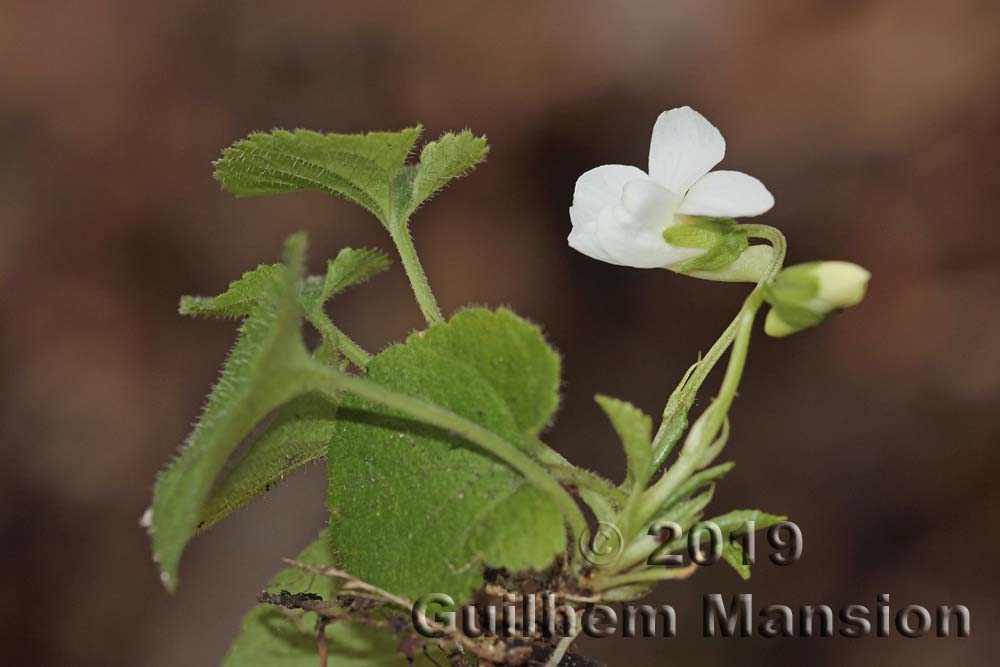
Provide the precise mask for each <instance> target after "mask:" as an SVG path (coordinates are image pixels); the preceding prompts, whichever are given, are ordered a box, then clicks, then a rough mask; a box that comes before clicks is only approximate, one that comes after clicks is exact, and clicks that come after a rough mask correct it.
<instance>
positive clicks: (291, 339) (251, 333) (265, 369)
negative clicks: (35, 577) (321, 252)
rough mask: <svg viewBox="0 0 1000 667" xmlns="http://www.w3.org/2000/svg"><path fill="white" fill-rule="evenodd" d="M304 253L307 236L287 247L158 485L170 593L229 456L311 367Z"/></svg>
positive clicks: (154, 519) (164, 575)
mask: <svg viewBox="0 0 1000 667" xmlns="http://www.w3.org/2000/svg"><path fill="white" fill-rule="evenodd" d="M304 252H305V238H304V236H301V235H295V236H293V237H291V238H290V239H289V241H288V242H287V243H286V260H285V265H284V266H283V267H282V269H281V274H282V275H281V280H280V281H276V282H275V284H274V285H273V286H272V289H271V291H270V292H269V293H268V298H265V299H262V300H261V301H259V302H258V303H257V304H256V305H255V306H254V307H253V309H252V311H251V314H250V316H249V317H248V318H247V319H246V320H244V322H243V324H242V326H241V327H240V334H239V339H238V340H237V343H236V346H235V347H234V348H233V351H232V352H231V353H230V355H229V358H228V359H227V360H226V364H225V367H224V368H223V371H222V376H221V377H220V379H219V382H218V384H216V386H215V388H214V389H213V390H212V393H211V394H210V395H209V397H208V403H207V404H206V406H205V410H204V412H203V413H202V416H201V418H200V419H199V420H198V423H197V425H196V426H195V428H194V430H193V431H192V433H191V435H190V436H189V437H188V439H187V442H186V443H185V445H184V447H183V448H182V449H181V452H180V454H179V455H178V457H177V458H176V459H175V460H174V461H173V463H171V464H170V466H169V467H168V468H167V469H166V470H165V471H164V472H163V473H162V474H161V475H160V477H159V479H158V480H157V483H156V489H155V491H154V494H153V505H152V508H151V515H150V516H149V519H148V522H149V529H150V532H151V534H152V539H153V556H154V558H155V559H156V561H157V562H158V563H159V565H160V578H161V579H162V580H163V583H164V585H165V586H166V587H167V588H168V589H169V590H174V589H175V588H176V586H177V568H178V565H179V562H180V557H181V553H182V552H183V550H184V547H185V545H186V544H187V542H188V540H189V539H190V538H191V536H192V535H193V534H194V532H195V530H196V529H197V525H198V521H199V517H200V515H201V509H202V505H203V504H204V503H205V501H206V500H207V498H208V496H209V493H210V491H211V488H212V485H213V484H214V482H215V480H216V478H217V477H218V476H219V473H220V472H221V471H222V469H223V467H224V466H225V464H226V461H227V459H228V458H229V456H230V454H232V453H233V451H235V449H236V447H237V446H238V445H239V443H240V440H241V439H242V438H243V437H244V436H246V434H247V433H249V432H250V430H251V429H252V428H253V426H254V425H255V424H256V423H257V422H258V421H260V420H261V419H262V418H263V417H264V416H266V415H267V413H268V412H270V411H271V410H273V409H274V408H276V407H277V406H279V405H281V404H282V403H285V402H287V401H288V400H290V399H291V398H293V397H294V396H295V394H296V393H297V391H298V384H299V383H298V378H297V369H298V368H300V367H302V366H304V364H306V363H307V362H308V353H307V352H306V349H305V347H304V345H303V344H302V338H301V335H300V325H299V304H298V299H297V285H298V282H299V280H300V278H301V272H302V261H303V260H302V257H303V254H304Z"/></svg>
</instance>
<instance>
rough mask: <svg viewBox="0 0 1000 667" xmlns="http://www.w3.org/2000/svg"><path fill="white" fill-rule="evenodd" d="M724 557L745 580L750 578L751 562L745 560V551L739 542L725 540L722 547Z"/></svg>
mask: <svg viewBox="0 0 1000 667" xmlns="http://www.w3.org/2000/svg"><path fill="white" fill-rule="evenodd" d="M722 559H723V560H724V561H726V562H727V563H729V565H730V566H732V568H733V569H734V570H736V574H738V575H740V578H742V579H743V581H747V580H748V579H750V563H748V562H746V560H745V552H744V551H743V547H742V546H741V545H740V543H739V542H728V541H727V542H725V543H724V544H723V547H722Z"/></svg>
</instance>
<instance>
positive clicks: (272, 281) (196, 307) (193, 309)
mask: <svg viewBox="0 0 1000 667" xmlns="http://www.w3.org/2000/svg"><path fill="white" fill-rule="evenodd" d="M284 270H285V269H284V267H283V266H282V265H281V264H262V265H261V266H258V267H257V268H256V269H254V270H253V271H247V272H246V273H244V274H243V277H242V278H240V279H239V280H234V281H233V282H231V283H229V289H227V290H226V291H225V292H223V293H222V294H220V295H219V296H212V297H205V296H183V297H181V307H180V313H181V315H203V316H207V317H247V316H248V315H250V313H252V312H253V309H254V308H255V307H256V306H257V304H259V303H261V302H262V301H267V300H268V299H271V298H273V294H274V291H275V289H276V288H278V289H280V287H279V286H280V285H281V281H282V280H283V277H284Z"/></svg>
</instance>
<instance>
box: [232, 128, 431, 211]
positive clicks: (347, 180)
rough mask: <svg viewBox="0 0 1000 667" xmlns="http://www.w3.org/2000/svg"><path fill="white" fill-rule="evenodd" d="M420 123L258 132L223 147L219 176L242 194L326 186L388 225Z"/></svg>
mask: <svg viewBox="0 0 1000 667" xmlns="http://www.w3.org/2000/svg"><path fill="white" fill-rule="evenodd" d="M421 129H422V128H421V127H420V126H417V127H411V128H407V129H405V130H401V131H399V132H369V133H368V134H320V133H319V132H312V131H309V130H295V131H294V132H288V131H285V130H274V131H272V132H270V133H263V132H257V133H254V134H251V135H250V136H249V137H247V138H246V139H244V140H242V141H238V142H236V143H235V144H233V145H232V146H231V147H230V148H227V149H226V150H225V151H223V153H222V158H221V159H220V160H218V161H217V162H216V163H215V178H216V179H217V180H218V181H219V182H220V183H222V186H223V187H224V188H226V189H227V190H229V191H230V192H232V193H233V194H235V195H236V196H238V197H250V196H255V195H266V194H275V193H279V192H295V191H299V190H313V191H317V192H326V193H327V194H331V195H335V196H338V197H343V198H344V199H347V200H349V201H351V202H354V203H355V204H357V205H359V206H362V207H364V208H365V209H367V210H369V211H370V212H371V213H373V214H374V215H375V217H377V218H378V219H379V220H381V221H382V224H384V225H386V226H387V227H388V226H389V224H390V221H391V220H392V219H393V217H394V214H393V205H394V202H395V199H396V196H395V194H394V192H393V190H394V187H393V186H394V184H395V182H396V178H397V175H398V174H399V171H400V169H401V168H402V167H403V165H404V164H405V163H406V158H407V157H408V156H409V154H410V151H412V150H413V145H414V144H415V143H416V141H417V139H418V138H419V137H420V133H421Z"/></svg>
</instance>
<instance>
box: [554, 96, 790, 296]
mask: <svg viewBox="0 0 1000 667" xmlns="http://www.w3.org/2000/svg"><path fill="white" fill-rule="evenodd" d="M725 152H726V142H725V140H724V139H723V138H722V135H721V134H720V133H719V130H717V129H716V128H715V126H714V125H712V124H711V123H710V122H708V120H707V119H706V118H705V117H704V116H702V115H701V114H700V113H698V112H697V111H695V110H694V109H692V108H690V107H680V108H678V109H671V110H670V111H665V112H664V113H662V114H660V116H659V118H657V119H656V125H654V126H653V137H652V139H651V140H650V145H649V173H648V174H647V173H646V172H644V171H642V170H641V169H639V168H638V167H631V166H625V165H619V164H608V165H604V166H601V167H597V168H596V169H591V170H590V171H588V172H586V173H585V174H583V175H582V176H580V178H579V179H577V182H576V189H575V191H574V192H573V204H572V206H570V209H569V215H570V220H571V221H572V223H573V230H572V231H571V232H570V234H569V245H570V246H571V247H572V248H574V249H576V250H578V251H580V252H582V253H583V254H585V255H587V256H588V257H592V258H594V259H598V260H601V261H603V262H609V263H611V264H618V265H621V266H632V267H636V268H640V269H649V268H675V267H677V266H678V265H679V264H681V263H683V262H685V261H687V260H690V259H692V258H694V257H697V256H699V255H701V254H702V253H705V252H706V250H707V248H705V247H681V246H678V245H671V244H669V243H668V242H667V241H666V240H665V239H664V235H663V234H664V232H665V231H666V230H667V229H668V228H670V227H674V226H676V225H684V224H688V223H691V222H697V221H699V219H701V218H737V217H745V216H755V215H760V214H761V213H764V212H765V211H767V210H769V209H770V208H771V207H772V206H773V205H774V197H773V196H771V193H770V192H768V191H767V188H765V187H764V184H763V183H761V182H760V181H759V180H757V179H756V178H753V177H752V176H748V175H746V174H744V173H742V172H739V171H711V169H712V167H714V166H715V165H717V164H718V163H719V162H720V161H721V160H722V158H723V156H724V155H725ZM749 250H750V251H752V252H744V253H743V254H744V255H751V254H753V255H755V258H754V260H753V261H749V257H747V258H746V260H748V261H747V262H744V263H747V264H752V265H754V270H753V271H749V273H748V272H747V271H743V272H742V273H746V274H747V275H748V276H749V275H750V274H752V273H756V272H757V270H756V267H759V266H760V264H761V263H762V261H764V260H766V258H767V257H770V249H769V248H766V247H763V246H751V247H750V249H749ZM744 259H745V258H744V257H742V256H741V257H739V258H738V259H737V261H736V262H734V266H735V264H737V263H741V262H740V260H744ZM727 261H728V260H727ZM693 273H695V274H697V272H693ZM703 277H709V276H703ZM723 279H730V280H732V279H737V280H740V279H753V278H752V277H750V278H738V277H737V278H733V277H732V276H730V277H727V278H723Z"/></svg>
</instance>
